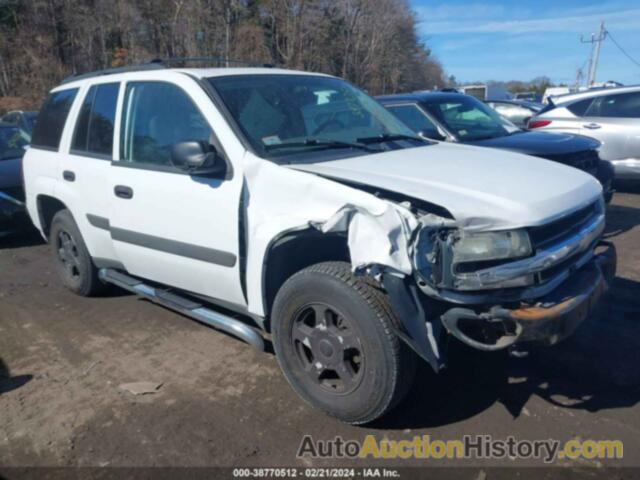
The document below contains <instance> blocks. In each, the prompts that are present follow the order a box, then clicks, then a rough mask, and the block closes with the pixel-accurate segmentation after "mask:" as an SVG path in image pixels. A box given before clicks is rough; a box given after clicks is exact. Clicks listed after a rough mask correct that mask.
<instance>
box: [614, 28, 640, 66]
mask: <svg viewBox="0 0 640 480" xmlns="http://www.w3.org/2000/svg"><path fill="white" fill-rule="evenodd" d="M607 34H608V35H609V38H610V39H611V41H612V42H613V44H614V45H615V46H616V47H618V50H620V51H621V52H622V53H623V54H624V55H625V57H627V58H628V59H629V60H631V61H632V62H633V63H635V64H636V65H637V66H638V67H640V62H638V61H637V60H636V59H635V58H633V57H632V56H631V55H629V54H628V53H627V52H626V50H625V49H624V48H622V47H621V46H620V44H619V43H618V42H616V39H615V38H613V35H611V32H610V31H609V30H607Z"/></svg>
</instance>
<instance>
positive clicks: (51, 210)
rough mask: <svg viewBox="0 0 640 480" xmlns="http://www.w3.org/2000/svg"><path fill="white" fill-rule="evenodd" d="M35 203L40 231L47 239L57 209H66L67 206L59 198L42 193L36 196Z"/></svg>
mask: <svg viewBox="0 0 640 480" xmlns="http://www.w3.org/2000/svg"><path fill="white" fill-rule="evenodd" d="M36 205H37V207H38V219H39V221H40V227H41V229H42V233H43V234H44V236H45V237H46V238H47V239H48V238H49V232H50V231H51V222H52V221H53V217H54V216H55V214H56V213H58V212H59V211H61V210H68V208H67V206H66V205H65V204H64V203H63V202H62V201H61V200H60V199H58V198H56V197H52V196H50V195H44V194H41V195H38V196H37V197H36Z"/></svg>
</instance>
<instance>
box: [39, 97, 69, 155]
mask: <svg viewBox="0 0 640 480" xmlns="http://www.w3.org/2000/svg"><path fill="white" fill-rule="evenodd" d="M77 93H78V89H77V88H73V89H70V90H61V91H59V92H54V93H51V94H50V95H49V96H48V97H47V100H46V101H45V102H44V105H42V108H41V109H40V113H39V114H38V122H37V123H36V126H35V128H34V130H33V138H32V139H31V145H32V146H34V147H36V148H38V147H39V148H44V149H48V150H58V148H59V147H60V138H61V137H62V130H63V129H64V124H65V122H66V121H67V116H68V115H69V110H71V105H72V104H73V100H74V99H75V98H76V94H77Z"/></svg>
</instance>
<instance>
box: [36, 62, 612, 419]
mask: <svg viewBox="0 0 640 480" xmlns="http://www.w3.org/2000/svg"><path fill="white" fill-rule="evenodd" d="M24 178H25V183H26V194H27V195H26V197H27V206H28V210H29V213H30V215H31V218H32V220H33V222H34V223H35V225H36V226H37V227H38V228H39V229H40V231H41V232H42V235H43V236H44V237H45V238H46V239H48V241H49V243H50V245H51V247H52V251H53V254H54V256H55V262H56V265H57V269H58V271H59V273H60V276H61V279H62V281H63V282H64V284H65V285H66V286H67V287H69V288H70V289H71V290H73V291H74V292H76V293H78V294H80V295H94V294H97V293H99V292H100V291H101V290H102V289H103V288H104V287H105V285H106V284H108V283H110V284H115V285H118V286H120V287H122V288H125V289H128V290H130V291H133V292H135V293H136V294H138V295H141V296H143V297H146V298H148V299H150V300H152V301H154V302H158V303H160V304H162V305H164V306H167V307H169V308H172V309H174V310H176V311H179V312H181V313H183V314H185V315H188V316H190V317H192V318H195V319H197V320H199V321H201V322H203V323H207V324H209V325H212V326H214V327H216V328H217V329H220V330H223V331H225V332H228V333H230V334H232V335H235V336H237V337H240V338H242V339H244V340H245V341H247V342H249V343H251V344H253V345H255V346H257V347H259V348H262V347H263V346H264V341H265V340H264V338H265V336H267V335H268V334H271V337H272V339H273V344H274V348H275V352H276V354H277V357H278V360H279V362H280V365H281V367H282V370H283V372H284V374H285V375H286V377H287V379H288V381H289V382H290V383H291V385H292V386H293V388H294V389H295V390H296V391H297V392H298V393H299V394H300V395H301V396H302V397H303V398H304V399H305V400H307V401H308V402H309V403H311V404H312V405H314V406H316V407H318V408H320V409H322V410H324V411H326V412H328V413H330V414H331V415H334V416H336V417H338V418H340V419H342V420H344V421H347V422H351V423H364V422H369V421H372V420H374V419H376V418H378V417H380V416H381V415H383V414H384V413H385V412H387V411H389V410H390V409H391V408H392V407H393V406H394V405H396V404H397V403H398V402H399V401H400V400H401V398H402V396H403V395H404V394H405V393H406V392H407V391H408V387H409V386H410V385H411V380H412V376H413V372H414V366H415V361H416V359H418V358H420V357H421V358H423V359H424V360H426V361H427V362H429V364H430V365H431V366H432V367H433V368H434V369H435V370H436V371H437V370H440V369H441V368H442V367H443V366H444V364H445V360H446V358H445V356H446V355H445V346H446V343H447V341H448V339H450V338H451V337H452V336H453V337H456V338H457V339H459V340H461V341H462V342H464V343H466V344H468V345H471V346H473V347H476V348H478V349H482V350H496V349H501V348H507V347H509V346H512V345H514V344H516V343H518V342H528V341H539V342H543V343H555V342H557V341H558V340H560V339H562V338H563V337H565V336H567V335H569V334H570V333H571V332H572V331H573V330H574V329H575V328H576V326H577V325H578V324H579V323H580V322H581V321H582V320H583V319H584V318H585V316H587V315H588V313H589V311H590V310H591V309H592V307H593V306H594V304H595V302H596V301H597V300H598V298H599V297H600V296H601V294H602V292H603V290H604V289H605V287H606V285H607V281H608V279H610V278H611V277H612V276H613V274H614V272H615V251H614V250H613V248H612V247H611V246H610V245H606V244H604V243H602V242H601V240H600V237H601V234H602V232H603V229H604V206H603V200H602V194H601V187H600V185H599V184H598V182H597V181H596V180H595V179H594V178H593V177H591V176H590V175H588V174H586V173H583V172H581V171H580V170H577V169H574V168H570V167H566V166H563V165H560V164H558V163H554V162H550V161H546V160H542V159H538V158H532V157H528V156H524V155H520V154H513V153H508V152H505V151H501V150H492V149H484V148H483V149H480V148H474V147H468V146H460V145H455V144H449V143H433V142H428V141H425V140H424V139H422V138H419V137H416V136H414V134H413V133H412V132H411V131H410V130H408V129H407V128H406V127H405V126H403V125H402V124H401V123H400V122H399V121H398V120H397V119H396V118H395V117H393V116H392V114H391V113H389V112H388V111H387V110H385V109H384V108H383V107H382V106H381V105H379V104H378V103H377V102H376V101H375V100H373V99H372V98H370V97H369V96H367V95H366V94H364V93H363V92H362V91H360V90H358V89H357V88H355V87H353V86H351V85H350V84H348V83H346V82H344V81H343V80H340V79H338V78H334V77H330V76H326V75H318V74H309V73H304V72H293V71H286V70H277V69H269V68H226V69H170V68H164V66H163V65H162V64H158V63H155V64H149V65H146V66H141V67H138V68H135V69H126V70H125V69H121V70H110V71H102V72H97V73H94V74H88V75H83V76H79V77H74V78H71V79H69V80H67V81H65V82H64V83H63V84H62V85H60V86H58V87H57V88H55V89H54V90H52V92H51V93H50V95H49V97H48V99H47V100H46V102H45V104H44V106H43V108H42V110H41V112H40V115H39V117H38V124H37V125H36V129H35V132H34V135H33V145H32V147H31V148H30V149H29V151H28V152H27V154H26V156H25V159H24Z"/></svg>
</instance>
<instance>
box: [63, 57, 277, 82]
mask: <svg viewBox="0 0 640 480" xmlns="http://www.w3.org/2000/svg"><path fill="white" fill-rule="evenodd" d="M194 62H195V63H211V64H215V67H216V68H223V67H228V66H229V64H234V65H245V66H247V67H262V68H273V65H272V64H270V63H260V62H253V61H250V60H235V59H230V58H221V57H173V58H154V59H153V60H151V61H149V62H147V63H142V64H139V65H127V66H124V67H115V68H105V69H103V70H96V71H94V72H88V73H81V74H72V75H70V76H68V77H67V78H65V79H64V80H62V82H60V83H61V84H65V83H70V82H75V81H76V80H83V79H85V78H92V77H100V76H103V75H115V74H117V73H126V72H141V71H145V70H162V69H165V68H172V66H175V65H176V64H182V65H184V64H186V63H194Z"/></svg>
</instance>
